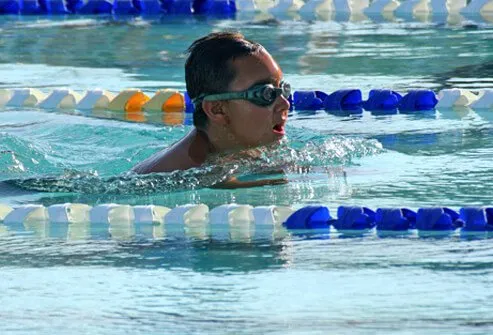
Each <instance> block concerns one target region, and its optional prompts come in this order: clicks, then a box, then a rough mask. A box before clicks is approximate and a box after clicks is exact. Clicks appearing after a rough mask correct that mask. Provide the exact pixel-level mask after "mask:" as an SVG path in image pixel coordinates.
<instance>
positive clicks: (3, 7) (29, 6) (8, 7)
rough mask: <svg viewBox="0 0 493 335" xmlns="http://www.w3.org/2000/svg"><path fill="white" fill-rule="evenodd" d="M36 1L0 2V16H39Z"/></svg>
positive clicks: (40, 10)
mask: <svg viewBox="0 0 493 335" xmlns="http://www.w3.org/2000/svg"><path fill="white" fill-rule="evenodd" d="M41 12H42V9H41V7H40V5H39V3H38V1H37V0H0V14H28V15H29V14H40V13H41Z"/></svg>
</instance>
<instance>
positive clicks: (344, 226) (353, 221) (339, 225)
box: [332, 206, 375, 230]
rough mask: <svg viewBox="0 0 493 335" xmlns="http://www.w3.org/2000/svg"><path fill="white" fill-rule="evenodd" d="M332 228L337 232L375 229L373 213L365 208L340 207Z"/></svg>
mask: <svg viewBox="0 0 493 335" xmlns="http://www.w3.org/2000/svg"><path fill="white" fill-rule="evenodd" d="M332 226H334V228H336V229H337V230H362V229H371V228H373V227H375V212H374V211H372V210H371V209H369V208H367V207H356V206H354V207H350V206H340V207H339V208H338V209H337V220H333V221H332Z"/></svg>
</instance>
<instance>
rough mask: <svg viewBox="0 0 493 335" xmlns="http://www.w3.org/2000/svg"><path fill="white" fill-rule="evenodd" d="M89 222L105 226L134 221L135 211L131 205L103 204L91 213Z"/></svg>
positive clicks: (94, 208)
mask: <svg viewBox="0 0 493 335" xmlns="http://www.w3.org/2000/svg"><path fill="white" fill-rule="evenodd" d="M89 220H90V222H91V223H105V224H112V223H116V222H122V221H124V222H128V221H133V220H134V211H133V208H132V207H131V206H129V205H118V204H102V205H98V206H95V207H93V208H92V209H91V210H90V211H89Z"/></svg>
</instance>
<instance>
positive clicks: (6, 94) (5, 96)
mask: <svg viewBox="0 0 493 335" xmlns="http://www.w3.org/2000/svg"><path fill="white" fill-rule="evenodd" d="M11 98H12V91H10V90H6V89H0V107H3V106H5V104H6V103H7V102H9V100H10V99H11Z"/></svg>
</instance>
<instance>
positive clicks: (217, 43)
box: [185, 32, 265, 128]
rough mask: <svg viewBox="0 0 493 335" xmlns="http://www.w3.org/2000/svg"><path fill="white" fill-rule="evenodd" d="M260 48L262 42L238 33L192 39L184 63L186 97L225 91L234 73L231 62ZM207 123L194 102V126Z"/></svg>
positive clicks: (254, 52) (200, 126)
mask: <svg viewBox="0 0 493 335" xmlns="http://www.w3.org/2000/svg"><path fill="white" fill-rule="evenodd" d="M261 51H265V49H264V48H263V47H262V45H260V44H258V43H255V42H252V41H249V40H247V39H246V38H245V37H244V36H243V35H242V34H240V33H234V32H220V33H211V34H209V35H207V36H205V37H202V38H200V39H198V40H196V41H195V42H193V43H192V45H191V46H190V47H189V48H188V58H187V60H186V63H185V81H186V84H187V92H188V94H189V96H190V98H191V99H192V100H193V99H196V98H198V97H199V96H201V95H203V94H217V93H223V92H227V91H228V90H229V85H230V83H231V82H232V81H233V80H234V79H235V76H236V71H235V69H234V67H233V65H232V61H234V60H235V59H237V58H240V57H244V56H250V55H256V54H259V53H260V52H261ZM207 122H208V119H207V115H206V114H205V113H204V110H203V109H202V105H201V103H196V104H195V112H194V114H193V123H194V125H195V126H196V127H198V128H205V127H206V125H207Z"/></svg>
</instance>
